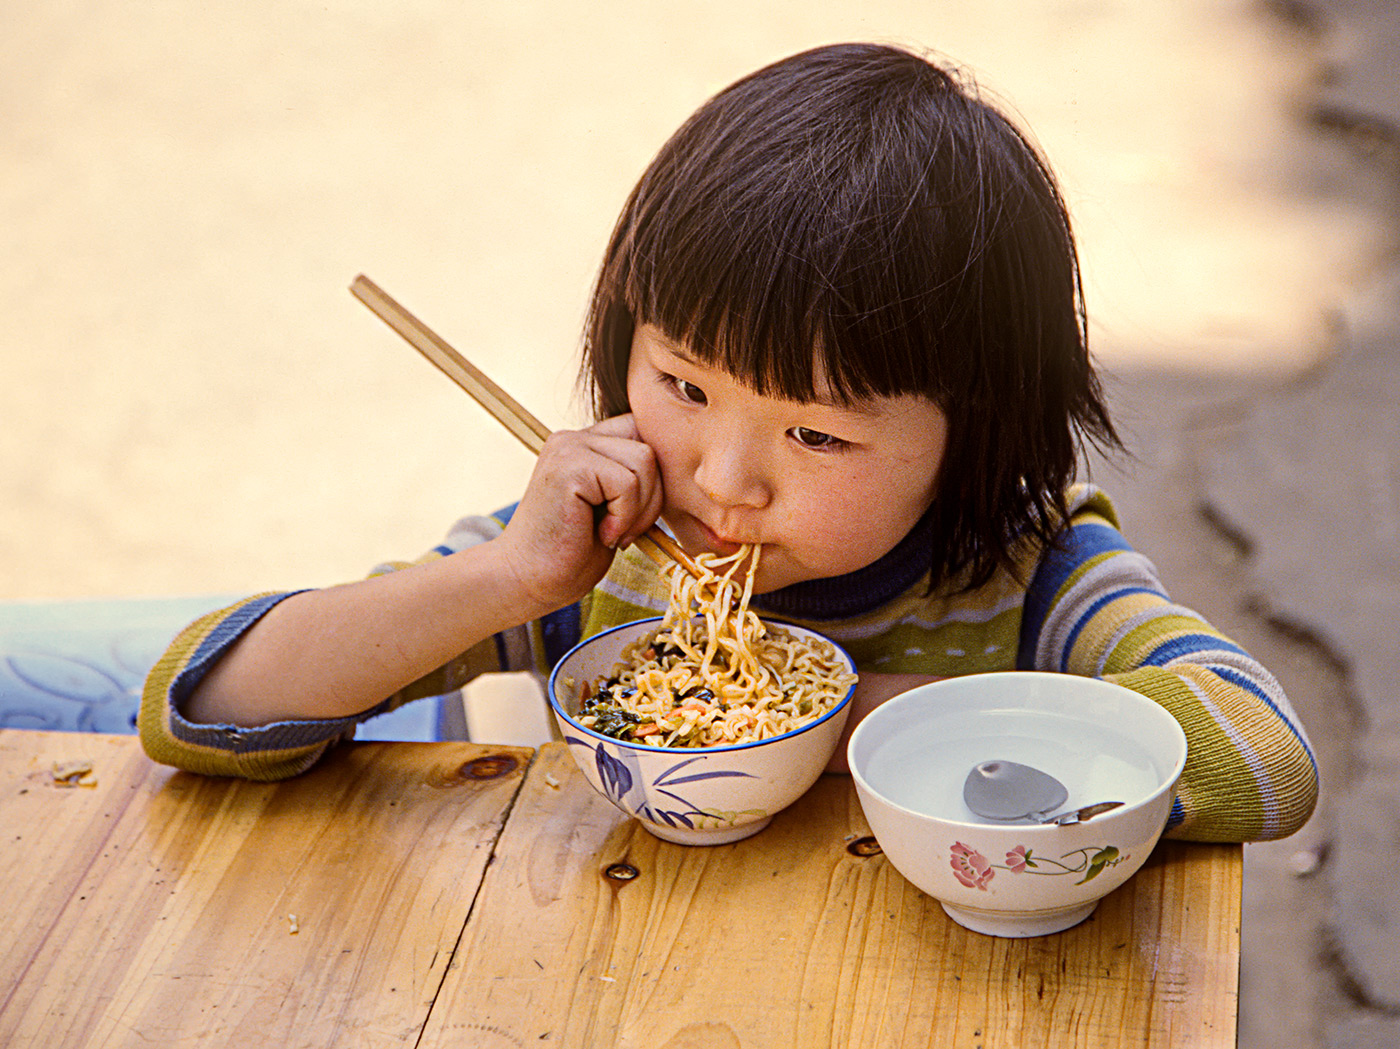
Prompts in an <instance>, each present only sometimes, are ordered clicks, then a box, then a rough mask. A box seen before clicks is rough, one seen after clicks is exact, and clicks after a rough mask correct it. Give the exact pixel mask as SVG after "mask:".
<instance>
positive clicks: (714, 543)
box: [676, 514, 742, 557]
mask: <svg viewBox="0 0 1400 1049" xmlns="http://www.w3.org/2000/svg"><path fill="white" fill-rule="evenodd" d="M676 531H677V533H678V535H679V538H680V540H681V542H682V543H684V542H685V540H686V539H688V538H690V537H691V536H693V537H694V538H695V539H696V540H697V541H698V543H699V545H701V546H703V547H704V548H705V549H707V550H710V551H712V552H713V553H716V554H719V555H720V556H722V557H727V556H728V555H730V554H733V553H737V552H738V550H739V547H740V546H741V545H742V544H741V543H737V542H735V541H734V540H732V539H726V538H724V537H723V536H722V535H720V534H719V533H718V532H716V531H715V530H714V529H713V528H711V527H710V526H709V525H707V524H705V522H704V521H701V520H700V519H699V518H698V517H693V516H691V515H690V514H685V515H683V517H682V519H681V520H680V521H679V522H677V525H676ZM687 532H688V533H690V535H689V536H688V535H686V534H685V533H687Z"/></svg>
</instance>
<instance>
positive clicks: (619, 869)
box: [603, 863, 642, 881]
mask: <svg viewBox="0 0 1400 1049" xmlns="http://www.w3.org/2000/svg"><path fill="white" fill-rule="evenodd" d="M641 873H642V872H641V871H639V870H637V868H636V867H634V866H632V864H630V863H612V864H609V865H608V866H607V867H606V868H604V870H603V877H605V878H610V879H611V880H613V881H631V880H632V879H633V878H635V877H636V876H637V875H639V874H641Z"/></svg>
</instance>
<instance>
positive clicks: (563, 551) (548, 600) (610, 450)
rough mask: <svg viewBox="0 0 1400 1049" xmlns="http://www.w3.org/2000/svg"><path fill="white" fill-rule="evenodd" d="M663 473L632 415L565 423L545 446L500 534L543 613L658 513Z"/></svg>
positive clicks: (571, 595)
mask: <svg viewBox="0 0 1400 1049" xmlns="http://www.w3.org/2000/svg"><path fill="white" fill-rule="evenodd" d="M661 507H662V491H661V474H660V472H659V471H658V469H657V466H656V458H655V456H654V455H653V454H652V451H651V449H650V448H648V447H647V446H646V445H645V444H643V443H642V442H641V440H640V439H639V438H638V436H637V429H636V427H635V426H634V425H633V423H632V416H630V415H620V416H617V417H616V418H613V419H607V420H605V421H603V422H601V423H598V424H597V425H595V426H591V427H589V428H588V429H586V430H562V431H558V432H556V433H554V434H553V435H551V436H550V438H549V440H548V441H546V442H545V446H544V449H543V450H542V451H541V452H540V457H539V462H538V463H536V465H535V471H534V473H533V474H532V475H531V477H530V484H529V486H528V487H527V488H526V490H525V494H524V496H523V497H522V498H521V500H520V505H519V507H517V508H516V511H515V514H514V516H512V517H511V521H510V524H509V525H508V526H507V527H506V530H505V532H504V534H502V536H501V537H500V538H499V539H498V540H496V542H498V543H500V544H502V553H503V555H504V556H505V558H506V563H507V565H508V566H509V567H510V570H511V572H512V574H513V575H514V578H515V580H516V581H517V582H518V583H519V585H520V586H521V587H522V588H523V589H524V591H525V593H526V596H527V597H528V598H529V599H530V600H531V601H533V602H534V603H536V604H538V605H539V606H540V608H541V609H542V611H541V612H540V614H543V613H544V612H546V611H553V610H554V609H556V608H560V607H562V606H563V605H566V604H569V603H570V602H572V601H577V600H578V599H579V598H581V597H582V596H583V595H584V594H586V593H587V592H588V591H589V590H590V589H591V588H592V587H593V586H594V584H596V583H597V582H598V580H600V579H602V578H603V575H604V574H605V573H606V572H607V570H608V566H609V565H611V564H612V559H613V554H614V551H615V550H617V549H619V548H621V547H623V546H626V545H627V544H628V543H630V542H631V541H632V540H634V539H636V538H637V536H639V535H641V534H642V532H644V531H646V529H648V528H650V527H651V525H652V524H653V523H654V522H655V521H656V519H657V517H659V516H660V514H661Z"/></svg>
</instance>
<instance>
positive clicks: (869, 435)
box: [140, 45, 1317, 841]
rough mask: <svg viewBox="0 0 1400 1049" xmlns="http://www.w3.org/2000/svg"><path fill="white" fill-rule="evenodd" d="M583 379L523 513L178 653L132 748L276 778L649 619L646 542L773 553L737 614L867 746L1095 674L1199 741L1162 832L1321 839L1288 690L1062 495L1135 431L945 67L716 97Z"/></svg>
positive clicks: (625, 240) (1028, 213)
mask: <svg viewBox="0 0 1400 1049" xmlns="http://www.w3.org/2000/svg"><path fill="white" fill-rule="evenodd" d="M584 381H585V384H586V386H587V388H588V390H589V392H590V394H591V397H592V401H593V405H594V408H595V411H596V417H597V418H598V419H599V420H600V421H599V422H598V423H597V424H596V425H594V426H592V427H590V428H588V429H586V430H582V431H577V432H565V433H558V434H555V435H554V436H553V437H551V438H550V440H549V441H548V442H547V444H546V446H545V448H544V451H543V452H542V454H541V455H540V457H539V462H538V464H537V466H536V468H535V471H534V473H533V475H532V476H531V478H530V482H529V484H528V486H527V487H526V489H525V493H524V495H523V497H522V498H521V500H520V502H519V503H518V504H517V505H515V506H513V507H510V508H508V509H506V510H504V511H502V512H501V513H498V514H496V515H494V516H492V517H476V518H468V519H465V520H463V521H461V522H459V523H458V524H457V525H456V526H455V527H454V528H453V529H452V531H451V533H450V534H449V535H448V537H447V539H446V541H445V542H444V543H443V544H442V545H440V546H438V547H437V548H436V549H435V550H433V551H432V552H431V553H429V554H428V555H427V556H426V557H424V558H422V559H421V560H419V561H418V562H416V563H414V564H412V565H407V564H397V565H391V566H385V568H383V569H381V570H379V571H377V573H376V574H374V575H372V576H371V577H370V578H368V579H365V580H362V581H360V582H358V583H352V584H349V585H346V586H341V587H333V588H329V589H325V590H313V591H301V592H296V593H290V594H286V593H278V594H264V595H260V596H256V597H252V598H249V599H247V600H245V601H242V602H240V603H238V604H236V605H234V606H233V607H231V608H229V609H226V610H224V611H221V612H218V613H215V614H213V615H211V616H207V617H205V618H203V619H201V620H199V621H198V622H196V623H194V624H192V625H191V626H190V627H188V628H187V629H186V630H185V632H184V633H183V634H181V636H180V637H179V638H178V639H177V640H176V641H175V642H174V644H173V645H172V647H171V648H170V650H169V651H168V652H167V653H166V655H165V656H164V657H163V658H162V660H161V661H160V662H159V663H158V664H157V666H156V667H155V668H154V669H153V670H152V672H151V674H150V677H149V679H148V681H147V684H146V690H145V695H144V698H143V702H142V710H141V716H140V729H141V734H142V738H143V740H144V742H145V746H146V748H147V751H148V752H149V753H150V755H151V756H152V757H153V758H155V759H156V760H158V761H162V762H166V763H170V764H175V765H179V766H181V767H184V768H187V769H191V770H194V771H198V772H203V773H209V774H216V775H240V776H247V777H253V778H260V779H271V778H277V777H283V776H290V775H294V774H296V773H298V772H300V771H302V770H304V769H306V768H308V767H309V766H310V765H311V764H312V763H314V762H315V761H316V760H318V758H319V757H320V756H321V754H322V753H323V752H324V751H325V750H326V748H327V747H328V745H329V744H330V743H331V742H333V741H334V740H336V739H339V738H341V737H343V736H346V735H348V734H350V733H352V732H353V730H354V727H355V725H356V724H357V723H358V722H360V721H362V720H364V719H366V718H368V717H370V716H372V715H374V714H376V713H380V712H382V711H384V710H386V709H390V708H392V707H394V706H396V705H398V704H400V703H403V702H405V701H407V700H409V699H412V698H416V697H420V696H428V695H436V694H439V693H442V692H446V691H449V690H450V689H453V688H455V687H457V686H459V685H461V684H463V683H464V682H465V681H467V680H468V679H469V678H471V677H473V676H474V675H476V674H480V673H483V672H488V671H496V670H522V669H525V670H535V671H539V672H541V673H544V672H547V671H548V669H549V668H550V666H551V665H552V664H553V662H554V661H555V660H556V659H557V658H558V657H559V656H560V655H562V654H563V653H564V651H565V650H566V649H568V648H569V647H570V646H571V645H572V644H573V643H574V642H576V641H577V640H579V639H580V638H581V637H585V636H588V635H590V634H592V633H594V632H596V631H598V630H600V629H603V628H605V627H607V626H610V625H613V624H616V623H619V622H624V621H628V620H632V619H637V618H641V617H643V616H647V615H653V614H656V612H657V611H659V610H662V609H664V608H665V605H666V598H667V593H666V586H665V583H664V582H663V580H662V579H661V578H660V577H659V575H658V572H657V570H656V567H655V565H654V564H652V562H650V561H649V560H647V559H646V558H645V557H642V556H641V555H640V554H638V553H637V552H635V551H634V550H633V549H631V548H630V547H629V544H630V543H631V541H632V540H634V539H635V538H637V537H638V536H639V535H640V534H641V533H642V532H643V531H644V530H645V529H646V528H647V527H648V526H650V525H651V524H652V523H653V522H655V521H657V520H658V518H659V519H660V520H661V521H663V522H664V523H665V525H666V526H667V527H668V528H669V529H670V530H671V531H672V532H673V533H674V535H675V536H676V537H677V539H678V540H679V541H680V542H681V544H682V545H683V546H685V547H686V549H687V550H689V551H691V552H692V553H698V552H701V551H705V550H710V551H715V552H719V553H728V552H731V551H733V550H734V549H735V548H736V545H737V544H740V543H761V544H762V545H763V558H762V566H761V570H760V574H759V577H758V579H757V583H756V587H755V591H756V593H757V594H759V595H761V596H760V597H758V598H756V599H755V607H757V608H758V609H759V610H761V611H764V612H766V613H769V614H772V615H775V616H777V617H780V618H783V619H787V620H790V621H793V622H797V623H801V624H803V625H806V626H810V627H813V628H814V629H817V630H819V631H821V632H822V633H825V634H826V635H828V636H830V637H832V638H834V639H835V640H837V641H838V642H839V643H841V644H842V645H844V646H845V647H846V649H847V650H848V651H849V652H850V653H851V654H852V655H853V656H854V658H855V659H856V661H857V664H858V666H859V669H860V672H861V683H860V685H859V686H858V693H857V699H856V706H855V708H854V712H853V715H852V719H851V725H852V727H854V724H855V722H856V721H858V720H859V718H860V717H861V716H862V715H863V714H864V713H866V712H868V711H869V710H870V709H871V708H872V707H873V706H874V705H875V704H877V703H879V702H881V701H882V700H884V699H887V698H889V697H890V696H892V695H894V694H896V693H897V692H900V691H903V690H905V689H907V688H909V687H912V686H913V685H915V684H918V683H921V682H925V681H929V680H934V679H936V678H939V677H947V676H951V675H958V674H970V673H980V672H986V671H994V670H1012V669H1038V670H1051V671H1057V672H1064V673H1071V674H1084V675H1090V676H1096V677H1103V678H1105V679H1108V680H1112V681H1116V682H1118V683H1119V684H1122V685H1125V686H1127V687H1128V688H1131V689H1135V690H1137V691H1139V692H1141V693H1143V694H1145V695H1147V696H1150V697H1151V698H1152V699H1154V700H1156V701H1157V702H1159V703H1161V704H1162V705H1163V706H1165V707H1166V708H1167V709H1168V710H1170V711H1171V712H1172V714H1173V715H1175V716H1176V718H1177V719H1178V720H1179V721H1180V722H1181V724H1182V725H1183V726H1184V728H1185V730H1186V733H1187V737H1188V739H1189V742H1190V759H1189V762H1188V764H1187V766H1186V771H1185V774H1184V777H1183V779H1182V782H1181V787H1180V797H1179V800H1178V802H1177V805H1176V808H1175V809H1174V811H1173V813H1172V817H1171V822H1170V824H1169V830H1168V833H1169V834H1170V835H1171V836H1174V837H1180V838H1194V839H1205V840H1230V841H1243V840H1257V839H1266V838H1276V837H1282V836H1284V835H1287V834H1290V833H1292V832H1293V831H1295V830H1297V829H1298V828H1299V827H1300V826H1301V825H1302V824H1303V822H1304V821H1305V820H1306V819H1307V818H1308V816H1309V814H1310V813H1311V811H1312V808H1313V804H1314V801H1315V798H1316V791H1317V781H1316V765H1315V763H1314V760H1313V757H1312V754H1311V751H1310V748H1309V745H1308V742H1307V739H1306V736H1305V734H1304V731H1303V728H1302V726H1301V725H1300V724H1299V722H1298V719H1297V717H1296V716H1295V715H1294V713H1293V711H1292V710H1291V709H1290V707H1289V705H1288V703H1287V701H1286V699H1285V698H1284V695H1283V693H1282V691H1281V689H1280V688H1279V686H1278V684H1277V682H1276V681H1275V680H1274V679H1273V677H1272V676H1270V674H1269V673H1268V672H1267V671H1266V670H1265V669H1264V668H1263V667H1262V666H1260V665H1259V664H1258V663H1257V662H1256V661H1254V660H1253V659H1252V658H1251V657H1250V656H1249V655H1248V654H1246V653H1245V652H1244V651H1243V650H1241V649H1240V648H1239V647H1238V646H1236V645H1235V644H1233V643H1232V642H1230V641H1229V640H1228V639H1226V638H1225V637H1224V636H1222V635H1221V634H1220V633H1219V632H1218V631H1217V630H1215V629H1214V628H1213V627H1211V626H1210V625H1209V624H1208V623H1206V622H1204V621H1203V620H1202V619H1201V618H1200V617H1199V616H1197V615H1196V614H1195V613H1193V612H1191V611H1189V610H1187V609H1184V608H1182V607H1180V606H1178V605H1174V604H1172V603H1171V601H1170V599H1169V598H1168V596H1167V594H1166V593H1165V591H1164V590H1163V588H1162V586H1161V584H1160V583H1159V582H1158V580H1157V578H1156V575H1155V571H1154V569H1153V567H1152V565H1151V564H1150V563H1149V562H1148V561H1147V560H1146V559H1145V558H1143V557H1142V556H1141V555H1139V554H1137V553H1136V552H1134V551H1133V549H1132V548H1131V547H1130V546H1129V545H1128V543H1127V542H1126V541H1125V540H1124V539H1123V537H1122V536H1121V535H1120V534H1119V532H1118V530H1117V523H1116V520H1115V517H1114V512H1113V508H1112V506H1111V504H1110V503H1109V501H1108V499H1107V498H1106V497H1105V495H1104V494H1103V493H1102V492H1100V491H1098V490H1096V489H1095V488H1092V487H1089V486H1082V485H1081V486H1072V485H1071V482H1072V481H1073V478H1074V476H1075V472H1076V465H1077V462H1078V459H1079V455H1080V452H1081V451H1082V449H1083V446H1084V445H1085V444H1086V443H1088V444H1093V445H1096V446H1098V447H1101V448H1103V449H1105V450H1112V449H1115V448H1117V447H1118V446H1119V441H1118V437H1117V434H1116V433H1115V431H1114V428H1113V425H1112V423H1111V422H1110V419H1109V415H1108V412H1107V409H1106V407H1105V405H1104V402H1103V399H1102V397H1101V394H1100V389H1099V384H1098V380H1097V378H1096V376H1095V374H1094V371H1093V368H1092V366H1091V363H1090V359H1089V354H1088V350H1087V346H1086V323H1085V315H1084V310H1083V305H1082V294H1081V288H1080V282H1079V272H1078V264H1077V260H1076V255H1075V248H1074V242H1073V238H1072V236H1071V232H1070V225H1069V220H1068V216H1067V214H1066V211H1065V207H1064V205H1063V202H1062V201H1061V198H1060V196H1059V192H1058V190H1057V189H1056V186H1055V183H1054V180H1053V178H1052V176H1051V174H1050V172H1049V170H1048V168H1047V167H1046V164H1045V162H1044V161H1043V160H1042V159H1041V158H1040V157H1039V155H1038V154H1037V152H1036V151H1035V150H1034V149H1033V148H1032V147H1031V146H1030V145H1029V144H1028V143H1027V141H1026V140H1025V139H1024V138H1023V137H1022V135H1021V134H1020V133H1019V132H1018V131H1017V130H1016V129H1015V128H1014V127H1013V126H1012V124H1011V123H1009V122H1008V121H1007V119H1006V118H1005V117H1003V116H1002V115H1001V114H1000V113H999V112H998V111H997V110H995V109H994V108H992V107H991V106H989V105H988V104H986V103H984V102H983V101H981V100H979V99H978V98H977V97H976V96H975V94H974V93H973V91H972V90H971V89H970V88H968V87H966V86H964V85H963V84H962V83H960V81H959V80H958V79H957V78H955V77H954V76H953V75H951V74H949V73H947V72H945V71H943V70H941V69H940V68H938V67H936V66H935V65H933V64H931V63H930V62H928V61H926V60H925V59H923V58H922V57H919V56H917V55H914V54H911V53H909V52H906V51H903V50H900V49H897V48H892V47H886V46H875V45H842V46H831V47H823V48H818V49H815V50H812V51H808V52H804V53H802V54H799V55H796V56H793V57H791V58H788V59H786V60H783V61H780V62H777V63H775V64H773V65H771V66H768V67H766V68H764V69H761V70H759V71H758V72H756V73H754V74H752V75H750V76H748V77H746V78H744V79H742V80H740V81H738V82H737V83H735V84H734V85H732V86H731V87H729V88H728V89H726V90H724V91H722V92H720V93H719V94H718V95H717V96H716V97H715V98H713V99H711V100H710V101H709V102H708V103H706V104H705V105H704V106H702V107H701V108H700V109H699V111H697V112H696V113H695V115H694V116H692V117H691V118H690V120H688V121H687V122H686V123H685V124H684V125H683V126H682V127H681V128H680V130H679V131H678V132H677V133H676V134H675V135H674V136H673V137H672V138H671V140H670V141H669V142H667V143H666V145H665V146H664V147H663V148H662V150H661V152H660V153H659V154H658V156H657V157H656V159H655V160H654V161H653V162H652V164H651V165H650V167H649V168H648V169H647V171H646V172H645V173H644V174H643V176H642V178H641V181H640V182H639V183H638V184H637V186H636V188H635V189H634V190H633V192H632V195H631V197H630V198H629V199H628V201H627V203H626V206H625V207H624V209H623V212H622V216H621V218H620V220H619V221H618V224H617V227H616V229H615V230H614V232H613V235H612V239H611V242H610V243H609V245H608V248H607V253H606V256H605V258H604V261H603V265H602V269H601V273H600V276H599V278H598V282H597V287H596V289H595V293H594V297H593V304H592V309H591V313H590V317H589V321H588V327H587V332H586V336H585V362H584ZM596 508H605V511H602V512H598V513H596V514H595V509H596ZM833 765H834V767H837V768H840V767H842V766H843V765H844V752H843V753H841V754H839V755H838V757H837V759H835V761H834V763H833Z"/></svg>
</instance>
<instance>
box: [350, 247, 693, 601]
mask: <svg viewBox="0 0 1400 1049" xmlns="http://www.w3.org/2000/svg"><path fill="white" fill-rule="evenodd" d="M350 291H351V292H352V293H353V294H354V295H355V297H356V298H357V299H359V300H360V301H361V302H363V303H364V304H365V305H366V306H368V307H369V308H370V309H371V310H372V311H373V312H374V313H375V315H376V316H378V317H379V319H380V320H382V321H384V323H385V324H387V325H389V327H391V328H393V329H394V331H396V332H398V333H399V334H400V335H401V336H403V338H404V340H405V341H406V342H407V343H408V344H409V345H410V346H412V347H413V348H414V349H415V350H417V351H418V352H419V353H421V354H422V355H423V356H424V357H426V358H428V360H430V361H431V362H432V363H433V364H435V365H436V366H437V367H438V369H439V370H440V371H441V372H442V373H443V374H444V375H446V376H447V377H448V378H449V379H451V380H452V381H453V382H455V383H456V384H457V385H458V386H460V387H461V388H462V389H464V390H466V391H467V393H469V394H471V395H472V397H473V398H475V399H476V401H477V403H478V404H480V405H481V406H482V407H483V408H485V409H486V410H487V411H488V412H490V413H491V415H492V416H494V417H495V419H496V421H497V422H499V423H500V424H501V425H502V426H504V427H505V428H506V429H507V430H509V431H510V432H511V433H513V434H514V435H515V436H516V437H517V438H518V439H519V440H520V442H521V443H522V444H524V445H525V447H526V448H529V449H530V451H532V452H534V453H535V454H536V455H538V454H539V452H540V449H541V448H543V447H544V442H545V440H546V439H548V437H549V427H547V426H546V425H545V424H544V423H542V422H540V421H539V420H538V419H536V418H535V417H534V416H533V415H531V414H530V413H529V412H528V411H527V410H526V409H525V407H524V406H523V405H521V404H520V402H519V401H517V400H516V399H515V398H514V397H512V396H511V395H510V394H508V393H506V391H505V390H503V389H501V388H500V387H499V386H497V385H496V384H495V383H494V382H492V381H491V379H490V378H489V377H488V376H487V375H486V373H485V372H483V371H482V370H481V369H480V368H478V367H477V366H476V365H474V364H472V362H471V361H469V360H467V359H466V358H465V357H463V356H462V355H461V354H460V353H458V352H457V351H456V350H454V349H453V348H452V347H451V346H449V345H448V344H447V343H446V342H445V341H443V339H441V338H440V337H439V336H438V335H437V333H435V332H434V331H433V330H432V329H431V328H429V327H428V326H427V325H426V324H424V323H423V322H422V321H420V320H419V319H418V318H417V317H415V316H414V315H413V314H411V313H409V312H408V310H406V309H404V308H403V307H402V306H400V305H399V304H398V303H397V302H396V301H394V299H393V298H392V297H391V296H390V295H389V294H388V293H387V292H386V291H384V289H383V288H381V287H379V285H377V284H375V283H374V281H372V280H370V279H369V278H368V277H366V276H365V275H364V274H360V275H359V276H358V277H356V278H355V279H354V281H352V282H351V284H350ZM637 546H638V548H640V549H641V551H642V552H643V553H644V554H646V555H647V556H648V557H650V558H651V559H652V560H653V561H655V562H656V563H657V565H659V566H661V567H665V565H666V564H667V563H668V561H667V559H668V558H669V559H670V560H671V561H675V562H676V563H678V564H679V565H680V566H681V567H682V568H684V569H685V570H686V571H687V572H689V573H690V574H691V575H693V576H695V577H696V578H699V576H700V568H699V566H698V565H696V563H695V562H694V561H693V560H691V558H690V555H689V554H687V553H686V552H685V551H684V550H683V549H681V547H680V545H679V544H678V543H677V542H676V541H675V540H674V539H672V538H671V537H670V536H669V535H667V534H666V533H665V532H663V531H662V530H661V529H660V528H658V527H656V525H652V526H651V527H650V528H648V529H647V530H646V532H645V533H643V534H642V535H641V536H640V537H638V539H637Z"/></svg>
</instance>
